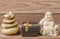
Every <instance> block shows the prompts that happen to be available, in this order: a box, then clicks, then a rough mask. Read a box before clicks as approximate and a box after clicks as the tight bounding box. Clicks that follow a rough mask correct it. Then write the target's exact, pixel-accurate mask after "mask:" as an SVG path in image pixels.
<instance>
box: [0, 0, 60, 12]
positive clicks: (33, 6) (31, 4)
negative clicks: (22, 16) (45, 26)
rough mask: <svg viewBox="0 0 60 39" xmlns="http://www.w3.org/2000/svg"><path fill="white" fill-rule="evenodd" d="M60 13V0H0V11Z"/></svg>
mask: <svg viewBox="0 0 60 39" xmlns="http://www.w3.org/2000/svg"><path fill="white" fill-rule="evenodd" d="M8 11H12V12H13V13H29V12H30V13H44V12H46V11H51V12H53V13H60V0H0V13H6V12H8Z"/></svg>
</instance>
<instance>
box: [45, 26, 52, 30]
mask: <svg viewBox="0 0 60 39" xmlns="http://www.w3.org/2000/svg"><path fill="white" fill-rule="evenodd" d="M44 29H45V30H46V31H51V30H53V26H44Z"/></svg>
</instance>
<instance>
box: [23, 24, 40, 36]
mask: <svg viewBox="0 0 60 39" xmlns="http://www.w3.org/2000/svg"><path fill="white" fill-rule="evenodd" d="M25 28H26V27H25V26H22V36H23V37H26V36H29V37H30V36H38V35H39V31H40V26H39V25H36V24H34V25H31V26H28V31H25V30H26V29H25Z"/></svg>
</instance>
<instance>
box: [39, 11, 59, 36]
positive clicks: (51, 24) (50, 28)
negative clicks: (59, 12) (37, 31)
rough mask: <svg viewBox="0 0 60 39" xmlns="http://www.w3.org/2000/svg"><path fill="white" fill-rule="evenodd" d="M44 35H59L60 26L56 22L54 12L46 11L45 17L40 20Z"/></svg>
mask: <svg viewBox="0 0 60 39" xmlns="http://www.w3.org/2000/svg"><path fill="white" fill-rule="evenodd" d="M39 24H40V25H41V32H42V33H41V34H42V35H43V36H57V35H58V29H59V26H58V25H57V24H56V22H55V20H54V18H53V16H52V13H51V12H46V13H45V17H44V18H43V19H42V20H41V21H40V22H39Z"/></svg>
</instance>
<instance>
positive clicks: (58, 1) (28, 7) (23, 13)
mask: <svg viewBox="0 0 60 39" xmlns="http://www.w3.org/2000/svg"><path fill="white" fill-rule="evenodd" d="M8 11H11V12H12V13H15V15H16V17H15V19H16V21H17V22H18V23H19V26H21V24H22V22H26V21H28V22H38V23H39V21H40V20H41V19H42V18H43V17H44V13H45V12H46V11H51V12H52V13H53V17H54V18H55V20H56V21H57V22H58V24H60V0H0V24H1V23H2V20H3V15H4V14H5V13H8ZM1 29H2V28H1V27H0V39H60V37H42V36H38V37H22V36H21V35H20V34H19V35H14V36H6V35H3V34H2V33H1Z"/></svg>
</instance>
